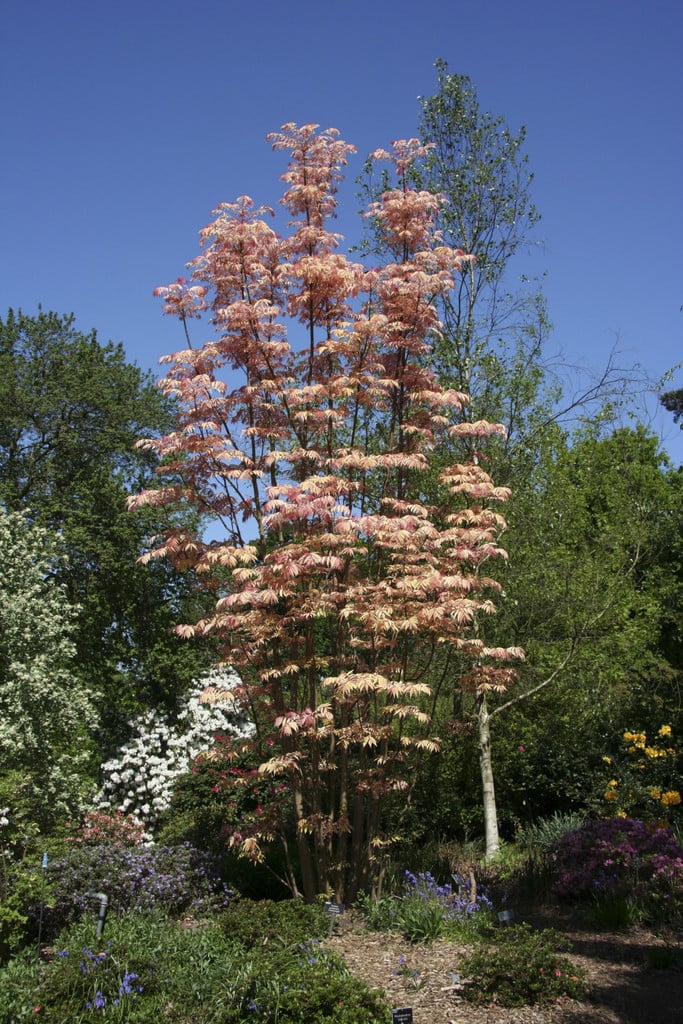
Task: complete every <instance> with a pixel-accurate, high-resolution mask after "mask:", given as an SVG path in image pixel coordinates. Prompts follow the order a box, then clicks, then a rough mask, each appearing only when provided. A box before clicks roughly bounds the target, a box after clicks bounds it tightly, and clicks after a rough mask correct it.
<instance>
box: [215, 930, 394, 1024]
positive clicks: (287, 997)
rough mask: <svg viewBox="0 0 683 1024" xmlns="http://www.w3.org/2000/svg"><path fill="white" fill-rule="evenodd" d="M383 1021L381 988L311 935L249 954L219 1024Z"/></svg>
mask: <svg viewBox="0 0 683 1024" xmlns="http://www.w3.org/2000/svg"><path fill="white" fill-rule="evenodd" d="M244 1020H249V1021H254V1022H255V1024H260V1022H263V1024H266V1022H271V1021H273V1020H275V1021H278V1022H279V1024H285V1022H287V1024H290V1022H291V1024H370V1022H373V1024H374V1022H377V1024H389V1022H390V1020H391V1012H390V1010H389V1008H388V1006H387V1004H386V1002H385V1000H384V997H383V993H381V992H378V991H373V990H371V989H369V988H368V986H367V985H366V984H365V982H363V981H361V980H359V979H358V978H355V977H353V976H352V975H351V974H350V973H349V971H348V968H347V967H346V965H345V964H344V961H343V960H342V959H341V958H340V957H338V956H336V955H334V954H333V953H326V952H324V951H322V950H321V949H320V948H319V946H318V944H317V943H316V942H315V940H313V941H308V942H304V943H301V944H300V946H299V947H298V949H296V950H293V949H292V948H291V947H290V948H289V949H287V950H282V949H280V950H277V951H270V950H268V949H267V947H265V948H264V949H263V950H262V951H261V953H260V954H259V955H257V956H255V957H254V959H253V960H252V962H251V964H250V970H249V971H248V972H246V973H245V974H244V976H243V977H242V978H241V979H240V980H239V981H238V983H237V984H236V986H235V1004H234V1008H233V1011H232V1012H231V1013H229V1014H228V1015H226V1016H225V1018H224V1021H225V1024H241V1022H242V1021H244Z"/></svg>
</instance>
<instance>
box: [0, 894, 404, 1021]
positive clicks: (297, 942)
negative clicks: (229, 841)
mask: <svg viewBox="0 0 683 1024" xmlns="http://www.w3.org/2000/svg"><path fill="white" fill-rule="evenodd" d="M245 909H246V913H245V915H244V918H243V921H246V920H247V916H248V908H245ZM267 909H268V908H267V907H266V905H265V904H264V905H263V906H262V907H261V914H260V917H259V920H260V921H264V920H265V918H266V916H267ZM270 910H272V911H273V915H272V917H271V921H272V920H277V926H278V931H277V938H278V940H279V941H273V942H268V941H267V940H268V935H267V934H265V935H262V936H261V941H256V937H255V936H254V935H252V936H249V937H248V939H247V942H246V943H245V942H243V941H242V940H241V939H240V938H239V937H238V935H237V934H231V931H232V930H233V929H231V927H230V924H229V921H227V920H223V919H221V917H220V915H219V916H217V917H215V918H214V919H212V920H205V921H202V922H194V923H190V924H187V923H186V924H185V925H183V924H182V923H179V922H177V921H174V920H172V919H171V918H169V917H167V916H166V915H164V914H161V913H159V912H153V913H150V914H139V913H129V914H123V915H116V914H115V915H113V916H112V917H111V919H110V921H109V922H108V923H107V928H106V935H105V936H104V937H103V939H102V940H101V942H100V943H99V944H96V942H95V934H94V924H93V922H92V921H88V920H82V921H80V922H79V923H78V924H75V925H71V926H70V927H69V928H67V929H65V930H64V931H63V932H61V933H60V934H59V935H58V936H57V937H56V940H55V944H54V952H53V954H52V958H51V959H50V960H49V961H48V962H41V963H36V960H35V953H34V951H31V953H30V954H28V953H27V954H26V955H24V956H20V957H17V958H15V959H14V960H13V961H12V962H11V963H10V964H9V965H8V966H7V967H6V968H5V969H4V970H2V971H0V1024H20V1022H21V1021H24V1020H43V1021H48V1022H50V1024H64V1022H65V1021H69V1024H81V1022H83V1021H92V1020H94V1019H99V1018H100V1017H102V1018H105V1019H111V1020H122V1021H123V1020H125V1021H131V1022H136V1024H156V1022H158V1021H159V1020H160V1019H163V1020H166V1021H172V1022H176V1024H194V1022H196V1021H199V1020H201V1021H202V1024H243V1022H244V1021H247V1020H248V1021H255V1022H259V1021H263V1022H265V1021H269V1022H278V1021H279V1022H282V1024H284V1022H289V1021H291V1022H296V1024H328V1022H329V1024H332V1022H335V1024H338V1022H341V1024H368V1022H369V1021H377V1022H378V1024H388V1022H389V1020H390V1019H391V1015H390V1012H389V1009H388V1007H387V1006H386V1003H385V1002H384V1001H383V999H382V996H381V993H378V992H372V991H371V990H370V989H369V988H368V986H367V985H365V984H364V983H363V982H362V981H360V980H359V979H357V978H353V977H351V975H350V974H349V971H348V969H347V968H346V966H345V964H344V963H343V961H342V960H341V958H340V957H338V956H335V955H334V954H330V953H325V952H324V951H323V950H322V949H321V947H320V944H319V941H318V940H317V939H316V938H312V937H311V936H310V934H309V927H308V925H309V924H312V926H313V929H314V931H316V932H319V931H321V930H322V928H326V927H327V921H326V920H325V917H326V915H325V914H324V912H323V911H322V910H321V909H320V908H319V907H304V905H302V904H301V903H300V902H298V901H297V902H294V901H289V902H288V903H286V904H283V905H282V907H281V908H279V909H278V910H274V909H273V908H270ZM236 921H237V918H236V917H234V918H233V923H236ZM239 930H240V929H239V928H235V932H238V931H239Z"/></svg>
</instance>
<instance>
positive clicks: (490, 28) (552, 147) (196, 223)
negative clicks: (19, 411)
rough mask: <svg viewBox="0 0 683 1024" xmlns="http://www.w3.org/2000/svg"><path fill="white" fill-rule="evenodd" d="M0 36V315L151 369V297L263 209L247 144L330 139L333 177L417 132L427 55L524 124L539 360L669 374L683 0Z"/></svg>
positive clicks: (161, 11) (381, 8)
mask: <svg viewBox="0 0 683 1024" xmlns="http://www.w3.org/2000/svg"><path fill="white" fill-rule="evenodd" d="M0 38H1V39H2V42H3V46H2V50H3V54H2V61H1V62H0V109H1V112H2V139H3V143H4V146H3V149H4V159H3V160H2V161H1V162H0V196H2V200H1V202H0V239H1V248H0V253H1V256H0V259H1V266H0V315H4V313H5V312H6V310H7V308H8V307H9V306H12V307H14V308H15V309H17V308H22V309H23V310H24V311H25V312H26V313H34V312H35V310H36V308H37V305H38V303H41V304H42V306H43V308H45V309H54V310H56V311H58V312H71V311H73V312H74V313H75V314H76V317H77V322H78V325H79V326H80V327H81V328H82V329H83V330H87V329H90V328H91V327H96V328H97V329H98V333H99V336H100V339H101V340H102V341H105V340H109V339H111V340H114V341H121V342H123V344H124V346H125V348H126V351H127V353H128V355H129V357H130V358H131V359H133V360H135V361H136V362H138V363H139V364H140V365H141V366H144V367H146V368H151V369H154V370H155V372H156V369H157V360H158V358H159V357H160V356H161V355H162V354H164V353H165V352H168V351H172V350H174V349H175V348H178V347H180V335H179V333H178V325H177V324H175V323H174V322H173V321H171V320H170V319H169V318H163V317H162V316H161V307H160V303H159V300H157V299H154V298H153V297H152V290H153V289H154V287H156V286H157V285H159V284H167V283H168V282H170V281H171V280H173V279H175V278H176V277H177V276H178V275H179V274H182V273H184V265H185V263H186V261H187V260H189V259H191V258H192V257H193V256H194V255H195V254H196V253H197V232H198V231H199V229H200V228H201V227H203V226H204V225H205V224H206V223H207V222H208V220H209V219H210V211H211V210H212V209H213V208H214V207H215V206H216V205H217V204H218V203H219V202H221V201H230V200H232V199H234V198H235V197H236V196H238V195H241V194H244V193H247V194H249V195H251V196H253V197H254V199H255V200H256V201H257V202H259V203H260V202H265V203H270V204H275V203H276V201H277V197H278V196H279V194H280V183H279V181H278V177H279V175H280V174H281V173H282V171H283V170H284V166H283V158H282V155H281V154H273V153H271V150H270V147H269V146H268V145H267V144H266V142H265V135H266V134H267V133H268V132H269V131H272V130H275V129H277V128H279V127H280V125H281V124H282V123H284V122H285V121H296V122H299V123H304V122H310V121H313V122H317V123H320V124H321V125H322V126H324V127H328V126H334V127H337V128H339V129H340V131H341V134H342V137H343V138H345V139H346V140H347V141H349V142H353V143H354V144H355V145H356V146H357V147H358V157H357V161H356V163H355V165H351V166H350V167H349V177H350V179H351V181H352V180H353V178H354V177H355V176H356V174H357V173H359V172H360V168H361V166H362V162H363V160H364V158H365V156H366V155H367V154H368V153H369V152H370V151H371V150H372V149H375V148H376V147H378V146H386V145H387V144H388V143H389V142H390V141H391V140H392V139H394V138H397V137H406V136H410V135H413V134H415V132H416V124H417V118H418V111H419V105H418V102H417V97H418V95H424V96H428V95H430V94H431V93H433V92H434V91H435V88H436V76H435V72H434V68H433V63H434V60H435V59H436V58H437V57H442V58H443V59H445V60H446V61H447V62H448V65H449V69H450V70H451V71H452V72H457V73H461V74H466V75H469V76H470V77H471V79H472V81H473V82H474V84H475V86H476V88H477V91H478V94H479V101H480V105H481V107H482V109H483V110H490V111H491V112H493V113H494V114H502V115H504V116H505V118H506V119H507V121H508V124H509V125H510V127H511V128H512V129H513V130H516V129H517V128H518V127H519V126H520V125H522V124H524V125H526V127H527V131H528V142H527V149H526V151H527V153H528V156H529V165H530V168H531V169H532V170H533V172H534V174H535V181H534V185H533V189H532V192H533V199H534V202H535V204H536V206H537V207H538V209H539V211H540V213H541V214H542V221H541V223H540V225H539V227H538V230H537V234H538V238H539V242H540V243H542V244H539V247H538V249H537V251H535V252H534V254H533V255H532V256H531V257H530V259H529V263H528V266H526V265H523V264H521V263H520V264H519V265H518V270H519V272H520V273H523V272H525V271H526V272H539V271H545V272H546V273H547V279H546V285H545V293H546V296H547V299H548V305H549V313H550V318H551V320H552V322H553V324H554V332H553V335H552V338H551V342H550V346H551V349H552V350H553V351H554V350H560V351H562V353H563V354H564V356H565V358H566V359H567V360H568V361H570V362H571V363H579V364H581V365H585V366H587V367H592V368H594V369H595V370H596V371H598V370H599V369H600V368H601V366H602V365H603V364H604V363H605V361H606V360H607V358H608V356H609V353H610V351H611V350H612V348H613V347H614V346H615V345H616V346H617V347H618V348H619V349H620V351H621V362H622V363H623V364H631V363H635V362H640V363H642V364H643V365H644V366H645V367H646V368H647V370H648V371H649V372H650V373H651V374H652V375H658V374H661V373H663V372H664V371H665V370H666V369H667V368H669V367H671V366H673V365H674V364H675V363H677V362H678V361H679V360H681V359H682V358H683V343H682V342H683V313H681V312H680V307H681V305H683V275H682V273H681V271H682V268H683V260H682V258H681V248H680V240H681V236H682V235H683V188H682V180H681V176H682V175H681V172H682V169H683V129H682V125H683V119H682V117H681V101H682V100H683V61H682V60H681V44H682V43H683V6H682V5H681V4H680V2H679V0H650V2H645V0H643V2H636V0H592V2H588V0H575V2H574V3H572V4H559V3H558V4H555V3H549V2H548V0H519V2H517V3H514V4H513V3H510V2H509V0H479V2H478V3H472V0H466V2H463V0H420V3H417V2H416V0H411V2H408V0H364V2H360V0H346V2H344V3H343V4H341V3H340V4H331V3H324V2H321V0H317V2H312V0H290V2H288V3H287V2H285V0H253V2H252V3H246V2H244V0H241V2H239V3H237V2H232V0H222V2H221V0H203V2H202V4H201V5H199V4H197V5H191V4H187V3H183V4H181V3H180V2H178V0H166V2H163V3H162V2H160V0H137V2H131V0H120V2H119V3H117V4H103V3H97V2H92V0H91V2H89V3H85V2H84V0H70V2H68V3H64V4H57V3H54V0H38V2H36V0H5V2H4V4H3V6H2V11H1V12H0ZM346 196H347V197H348V198H349V199H350V202H349V203H348V205H347V207H346V210H345V211H343V210H342V211H341V212H340V219H339V223H338V228H339V230H341V231H342V232H344V233H345V234H347V235H348V236H349V237H353V236H354V234H357V231H358V226H357V221H356V217H355V211H356V208H357V205H358V204H357V203H356V202H355V200H354V199H353V188H352V187H349V188H348V189H347V191H346ZM675 383H676V384H677V385H678V386H683V373H682V372H679V373H678V374H677V376H676V378H675ZM656 426H657V428H658V429H660V430H662V431H663V432H664V436H665V441H666V444H667V446H668V448H669V450H670V451H671V453H672V455H673V457H674V459H675V460H676V462H678V461H682V460H683V435H682V434H681V432H680V431H679V430H678V428H676V427H675V426H674V425H673V424H672V423H671V421H670V418H668V417H665V416H662V417H659V419H658V421H657V423H656Z"/></svg>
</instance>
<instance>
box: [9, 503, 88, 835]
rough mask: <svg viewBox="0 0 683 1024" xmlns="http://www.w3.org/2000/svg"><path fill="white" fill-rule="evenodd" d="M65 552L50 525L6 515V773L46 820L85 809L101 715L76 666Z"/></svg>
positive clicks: (18, 796)
mask: <svg viewBox="0 0 683 1024" xmlns="http://www.w3.org/2000/svg"><path fill="white" fill-rule="evenodd" d="M62 558H63V555H62V554H61V553H60V551H59V545H58V542H57V540H56V538H55V537H54V535H53V534H52V533H51V532H50V531H49V530H46V529H45V528H43V527H40V526H35V525H31V524H30V522H29V520H28V517H27V516H26V515H25V514H23V513H18V512H13V513H9V514H7V513H0V777H5V778H6V777H7V776H9V777H10V779H11V780H14V784H15V790H16V792H15V794H14V796H15V797H16V799H18V800H21V802H23V803H30V805H31V809H32V816H33V820H35V821H37V822H38V823H39V824H41V825H43V826H44V825H46V824H49V823H50V822H51V821H52V820H53V819H54V817H55V816H58V815H59V814H60V813H61V814H63V813H66V812H69V811H71V812H73V811H74V810H75V809H76V808H77V806H78V804H79V800H80V797H81V796H82V795H83V792H84V789H85V786H86V784H87V778H88V770H89V768H91V767H92V765H91V764H90V757H91V756H92V748H91V747H90V744H89V730H90V729H91V728H92V727H93V726H94V724H95V721H96V715H95V710H94V706H93V702H92V694H90V693H89V692H88V691H87V690H86V689H85V688H84V687H83V685H82V682H81V680H80V679H79V677H78V673H77V671H76V666H75V644H74V639H73V638H74V635H75V629H76V609H74V608H73V606H72V605H71V604H70V603H69V601H68V599H67V597H66V593H65V589H64V587H63V586H62V585H60V584H59V583H58V582H57V579H56V573H57V570H58V568H59V566H60V563H61V561H62ZM10 788H11V786H10ZM3 789H4V791H5V792H6V791H7V790H6V787H3ZM14 810H15V808H12V811H14Z"/></svg>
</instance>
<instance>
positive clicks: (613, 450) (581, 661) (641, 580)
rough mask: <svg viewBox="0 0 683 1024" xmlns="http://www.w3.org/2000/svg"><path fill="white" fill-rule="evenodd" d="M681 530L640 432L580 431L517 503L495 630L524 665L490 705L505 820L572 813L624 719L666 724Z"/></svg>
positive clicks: (668, 482)
mask: <svg viewBox="0 0 683 1024" xmlns="http://www.w3.org/2000/svg"><path fill="white" fill-rule="evenodd" d="M570 441H571V443H569V442H570ZM682 519H683V491H682V489H681V474H680V473H678V472H675V471H672V470H671V468H670V466H669V464H668V461H667V459H666V456H665V455H664V454H663V452H662V451H661V449H660V447H659V445H658V441H657V439H656V438H655V437H654V436H653V435H651V434H649V433H648V432H647V431H646V430H645V429H644V428H643V427H640V426H639V427H637V428H635V429H626V428H616V429H614V430H612V431H611V432H609V433H605V434H601V432H600V429H599V428H598V427H597V426H596V425H595V424H593V425H588V426H587V427H586V428H585V429H584V430H583V431H581V432H580V433H577V434H575V435H574V436H573V437H572V438H571V439H569V438H568V439H566V440H565V441H564V443H558V445H557V446H556V448H555V451H554V457H553V459H552V460H550V461H548V462H546V463H545V464H544V465H543V466H542V467H541V469H540V471H539V472H538V473H537V474H536V476H535V478H534V479H532V480H530V481H529V483H528V486H527V487H525V488H521V487H520V488H518V490H517V492H516V493H515V494H514V495H513V497H512V499H511V501H510V503H509V516H508V523H509V528H510V532H509V535H508V544H507V547H508V551H509V556H510V557H509V567H508V569H507V573H506V579H505V594H506V599H505V601H504V602H502V603H501V608H500V613H499V616H498V621H497V623H496V627H495V629H496V637H497V638H498V639H499V641H500V642H502V643H504V642H505V636H506V635H513V634H514V635H515V636H516V637H517V636H519V637H523V642H524V647H525V651H526V655H527V657H526V661H525V663H524V665H522V666H521V667H520V670H519V678H518V681H517V683H516V685H515V687H514V688H512V689H511V690H510V691H509V693H508V694H506V695H504V696H502V697H496V696H495V695H492V696H491V697H490V718H491V725H492V728H493V730H494V735H495V736H496V742H497V743H500V746H499V751H500V756H501V771H502V776H501V807H502V808H503V814H504V815H507V816H508V818H509V816H510V814H512V816H513V817H514V816H515V815H521V812H522V807H521V805H520V803H519V799H518V797H520V795H521V799H523V800H524V801H525V803H524V809H525V813H527V814H529V815H530V816H532V817H537V816H540V815H543V814H547V813H550V812H551V810H554V809H556V808H558V807H561V808H563V809H572V808H575V807H578V806H579V805H580V804H581V803H582V801H587V800H589V799H590V786H591V782H590V779H591V773H592V772H594V770H595V768H596V766H599V764H600V757H601V756H602V755H603V754H606V753H609V750H608V749H606V748H607V747H608V746H609V745H610V744H611V743H612V742H613V741H614V737H615V736H616V737H617V738H618V735H619V730H620V729H623V728H625V727H629V719H628V716H629V715H633V714H634V713H637V716H638V718H639V720H640V721H641V722H643V723H644V724H645V723H647V722H650V721H652V723H653V724H656V725H657V726H658V725H661V722H662V721H663V720H664V719H663V718H662V717H661V716H662V715H663V714H665V712H666V710H667V709H668V716H669V717H667V718H666V720H667V721H668V720H669V718H670V717H671V714H672V712H673V713H675V706H677V704H678V699H677V697H676V696H675V694H676V687H677V683H676V675H677V672H678V669H679V667H680V665H679V664H677V658H676V642H675V640H674V639H673V637H672V634H674V636H675V631H676V629H677V622H678V621H680V607H681V583H680V576H681V559H680V555H681V550H680V542H679V540H678V538H679V536H680V527H681V521H682ZM672 640H673V642H672ZM679 660H680V655H678V661H679ZM630 721H631V723H632V722H633V718H631V720H630ZM551 737H552V741H551V740H550V738H551ZM519 746H522V747H524V751H523V755H524V756H520V754H521V753H522V752H520V751H518V749H517V748H518V747H519ZM524 773H526V775H525V774H524ZM510 779H514V787H513V788H515V789H516V792H517V796H515V795H514V794H513V793H512V792H511V791H510V788H509V786H510V785H511V783H510ZM541 780H543V781H542V782H541ZM522 794H523V795H522Z"/></svg>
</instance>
